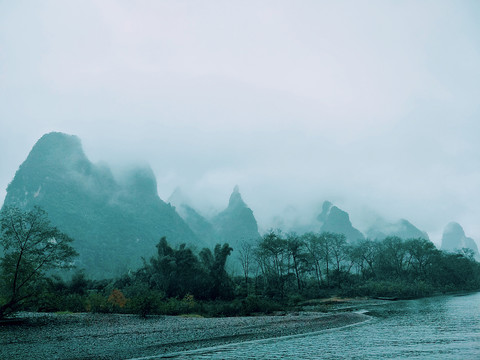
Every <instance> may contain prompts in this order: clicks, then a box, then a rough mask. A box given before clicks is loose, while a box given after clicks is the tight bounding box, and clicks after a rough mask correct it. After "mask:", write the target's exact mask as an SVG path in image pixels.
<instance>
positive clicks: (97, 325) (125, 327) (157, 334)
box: [0, 312, 369, 360]
mask: <svg viewBox="0 0 480 360" xmlns="http://www.w3.org/2000/svg"><path fill="white" fill-rule="evenodd" d="M368 318H369V317H368V316H367V315H364V314H361V313H355V312H335V313H318V312H299V313H290V314H285V315H283V316H253V317H233V318H197V317H179V316H151V317H148V318H147V319H142V318H139V317H138V316H135V315H121V314H89V313H88V314H87V313H81V314H51V313H50V314H47V313H45V314H44V313H20V314H19V315H18V318H17V321H16V322H14V323H11V324H4V325H2V326H0V358H1V359H11V360H14V359H25V358H30V359H129V358H139V357H147V356H153V355H159V354H166V353H171V352H178V351H185V350H194V349H199V348H204V347H211V346H217V345H223V344H228V343H235V342H242V341H250V340H257V339H267V338H275V337H279V336H287V335H298V334H303V333H309V332H314V331H320V330H326V329H332V328H337V327H342V326H347V325H352V324H356V323H360V322H363V321H365V320H367V319H368Z"/></svg>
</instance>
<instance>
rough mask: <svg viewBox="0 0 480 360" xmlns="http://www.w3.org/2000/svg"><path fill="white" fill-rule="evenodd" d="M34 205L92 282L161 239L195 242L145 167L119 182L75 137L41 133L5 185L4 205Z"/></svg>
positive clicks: (129, 264)
mask: <svg viewBox="0 0 480 360" xmlns="http://www.w3.org/2000/svg"><path fill="white" fill-rule="evenodd" d="M7 205H14V206H18V207H20V208H24V209H29V208H31V207H33V206H34V205H38V206H40V207H41V208H43V209H44V210H46V211H47V213H48V215H49V218H50V220H51V222H52V224H54V225H55V226H57V227H58V228H59V229H60V230H61V231H63V232H65V233H67V234H68V235H70V236H71V237H72V238H73V239H74V240H75V241H74V247H75V248H76V250H77V251H78V252H79V254H80V255H79V257H78V258H77V260H76V265H77V267H78V268H84V269H85V271H86V273H87V274H88V275H90V276H92V277H97V278H104V277H110V276H116V275H121V274H123V273H125V272H127V271H129V270H134V269H136V268H137V267H138V266H140V265H141V264H142V260H141V258H142V257H145V258H149V257H150V256H152V255H153V254H154V253H155V251H156V248H155V245H156V244H157V243H158V241H159V239H160V238H161V237H162V236H166V237H167V240H168V241H169V242H170V243H172V244H174V245H175V244H180V243H183V242H185V243H191V244H198V245H199V246H201V247H203V243H199V239H198V238H197V237H196V236H195V234H194V233H193V232H192V230H191V229H190V228H189V227H188V225H187V224H186V223H185V221H184V220H183V219H182V218H181V217H180V216H179V215H178V214H177V212H176V211H175V208H174V207H172V206H171V205H169V204H166V203H165V202H163V201H162V200H161V199H160V198H159V197H158V194H157V183H156V179H155V176H154V174H153V172H152V170H151V169H150V168H149V167H148V166H143V167H136V168H133V169H131V170H130V171H127V172H126V173H125V174H124V176H123V177H122V178H121V179H116V178H115V177H114V176H113V174H112V172H111V171H110V169H109V168H108V167H107V166H105V165H95V164H93V163H91V162H90V161H89V160H88V158H87V157H86V156H85V153H84V152H83V149H82V145H81V142H80V139H79V138H78V137H76V136H72V135H66V134H63V133H49V134H46V135H44V136H43V137H42V138H41V139H40V140H38V142H37V143H36V144H35V145H34V147H33V148H32V150H31V152H30V154H29V155H28V157H27V159H26V160H25V161H24V162H23V164H22V165H21V166H20V167H19V169H18V171H17V172H16V174H15V177H14V178H13V180H12V182H11V183H10V184H9V186H8V188H7V195H6V197H5V201H4V206H7Z"/></svg>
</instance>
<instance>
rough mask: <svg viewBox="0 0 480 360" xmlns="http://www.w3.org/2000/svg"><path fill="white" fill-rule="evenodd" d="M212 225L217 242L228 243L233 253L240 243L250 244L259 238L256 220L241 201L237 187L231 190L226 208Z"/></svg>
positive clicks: (213, 220) (215, 218)
mask: <svg viewBox="0 0 480 360" xmlns="http://www.w3.org/2000/svg"><path fill="white" fill-rule="evenodd" d="M212 224H213V226H214V229H215V231H216V234H217V239H218V241H217V242H221V243H228V244H229V245H230V246H231V247H232V248H233V249H234V251H235V250H237V249H238V248H239V246H240V245H241V243H242V242H244V241H247V242H252V241H254V240H256V239H258V238H259V237H260V234H259V233H258V225H257V220H255V217H254V216H253V211H252V210H251V209H250V208H249V207H248V206H247V204H245V202H244V201H243V199H242V196H241V194H240V191H239V189H238V186H235V188H234V189H233V192H232V194H231V196H230V200H229V202H228V206H227V208H226V209H225V210H223V211H222V212H221V213H219V214H218V215H217V216H215V217H214V218H213V219H212Z"/></svg>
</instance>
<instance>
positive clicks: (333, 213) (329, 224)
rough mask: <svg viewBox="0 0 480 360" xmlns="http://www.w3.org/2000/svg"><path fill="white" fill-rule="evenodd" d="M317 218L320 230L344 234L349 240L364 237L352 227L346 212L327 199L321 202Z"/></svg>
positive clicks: (354, 240) (353, 240)
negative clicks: (320, 209) (320, 210)
mask: <svg viewBox="0 0 480 360" xmlns="http://www.w3.org/2000/svg"><path fill="white" fill-rule="evenodd" d="M317 220H318V221H320V223H321V225H320V232H323V231H327V232H333V233H339V234H344V235H345V237H346V238H347V241H349V242H356V241H358V240H363V239H365V236H363V234H362V233H361V232H360V231H359V230H357V229H356V228H354V227H353V225H352V223H351V222H350V216H349V215H348V213H347V212H345V211H343V210H341V209H339V208H338V207H336V206H335V205H333V204H332V203H331V202H329V201H325V202H324V203H323V206H322V212H321V214H320V215H318V217H317Z"/></svg>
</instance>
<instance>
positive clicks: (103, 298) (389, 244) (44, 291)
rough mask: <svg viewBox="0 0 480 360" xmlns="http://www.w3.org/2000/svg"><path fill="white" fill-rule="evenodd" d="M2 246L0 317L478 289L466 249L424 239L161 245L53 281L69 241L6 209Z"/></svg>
mask: <svg viewBox="0 0 480 360" xmlns="http://www.w3.org/2000/svg"><path fill="white" fill-rule="evenodd" d="M0 242H1V245H2V246H1V247H0V271H1V272H0V318H1V317H3V316H5V315H8V314H9V313H12V312H14V311H17V310H21V309H27V310H35V311H64V310H67V311H76V312H81V311H98V312H133V313H139V314H141V315H147V314H150V313H157V314H182V313H201V314H204V315H211V316H227V315H248V314H251V313H255V312H271V311H274V310H280V309H284V308H285V307H288V306H292V305H298V304H301V303H302V301H308V300H309V299H318V298H324V297H329V296H332V295H340V296H369V297H389V298H413V297H420V296H428V295H432V294H434V293H438V292H450V291H455V290H478V289H480V264H479V263H478V262H476V261H475V259H474V257H473V253H472V252H471V251H469V250H466V249H463V250H461V251H459V252H457V253H447V252H443V251H440V250H438V249H437V248H436V247H435V246H434V244H433V243H432V242H430V241H429V240H426V239H422V238H416V239H400V238H398V237H395V236H392V237H387V238H385V239H383V240H380V241H372V240H361V241H358V242H355V243H349V242H347V241H346V238H345V236H344V235H343V234H336V233H330V232H322V233H313V232H310V233H305V234H301V235H299V234H296V233H288V234H284V233H282V232H281V231H269V232H267V233H266V234H264V235H263V236H262V237H261V238H260V239H252V241H250V242H244V243H242V244H241V245H240V247H239V248H238V249H232V247H230V246H229V244H217V245H216V246H215V247H214V248H213V249H208V248H204V249H202V250H200V251H198V252H196V251H194V250H193V249H192V248H189V247H188V246H186V245H185V244H182V245H180V246H178V247H172V246H171V245H170V244H169V243H168V241H167V239H166V238H165V237H162V238H161V239H160V240H159V242H158V244H157V245H156V251H155V252H154V255H153V256H152V257H151V258H150V259H144V260H143V266H141V267H140V268H139V269H137V270H135V271H130V272H129V273H127V274H124V275H123V276H122V277H120V278H118V279H103V280H92V279H88V278H87V277H86V276H85V274H84V273H82V272H81V271H80V272H77V273H75V274H74V275H73V276H72V277H71V278H70V280H66V279H65V277H63V278H62V277H61V276H60V275H61V274H62V273H61V272H59V270H55V269H59V268H71V267H72V266H73V260H74V258H75V256H76V251H75V250H74V249H73V247H72V243H73V239H71V238H69V237H68V236H67V235H65V234H63V233H62V232H60V231H59V230H58V229H57V228H55V227H54V226H52V225H51V224H50V222H49V220H48V216H47V214H46V213H45V211H43V210H41V209H40V208H34V209H32V210H30V211H21V210H19V209H17V208H14V207H5V208H4V209H3V210H2V213H1V216H0ZM152 250H153V249H152ZM235 250H236V251H235ZM232 253H233V254H235V255H234V256H233V257H232ZM233 267H236V268H237V271H232V270H231V269H232V268H233Z"/></svg>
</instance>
